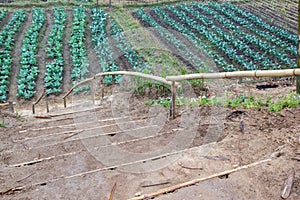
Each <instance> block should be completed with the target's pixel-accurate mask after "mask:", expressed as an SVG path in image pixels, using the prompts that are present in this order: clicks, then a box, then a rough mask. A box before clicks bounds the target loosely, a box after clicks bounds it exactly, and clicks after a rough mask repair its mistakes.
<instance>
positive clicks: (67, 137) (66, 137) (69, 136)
mask: <svg viewBox="0 0 300 200" xmlns="http://www.w3.org/2000/svg"><path fill="white" fill-rule="evenodd" d="M82 132H83V131H79V132H76V133H73V134H71V135H68V136H65V137H64V140H66V139H69V138H71V137H73V136H75V135H78V134H79V133H82Z"/></svg>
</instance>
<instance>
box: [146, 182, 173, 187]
mask: <svg viewBox="0 0 300 200" xmlns="http://www.w3.org/2000/svg"><path fill="white" fill-rule="evenodd" d="M169 183H171V182H170V181H166V182H162V183H154V184H149V185H142V186H141V187H154V186H159V185H166V184H169Z"/></svg>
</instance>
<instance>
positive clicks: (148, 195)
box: [128, 158, 272, 200]
mask: <svg viewBox="0 0 300 200" xmlns="http://www.w3.org/2000/svg"><path fill="white" fill-rule="evenodd" d="M271 160H272V158H268V159H265V160H260V161H257V162H254V163H251V164H248V165H243V166H240V167H237V168H235V169H231V170H226V171H223V172H219V173H216V174H213V175H210V176H207V177H203V178H198V179H194V180H190V181H187V182H184V183H180V184H178V185H174V186H171V187H167V188H164V189H161V190H158V191H156V192H152V193H149V194H145V195H141V196H139V197H134V198H131V199H128V200H143V199H147V198H153V197H157V196H159V195H162V194H165V193H168V192H174V191H175V190H178V189H181V188H184V187H188V186H191V185H195V184H197V183H200V182H202V181H206V180H209V179H212V178H216V177H220V176H224V175H228V174H231V173H234V172H237V171H240V170H242V169H248V168H250V167H254V166H257V165H260V164H263V163H266V162H269V161H271Z"/></svg>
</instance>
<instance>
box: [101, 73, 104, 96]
mask: <svg viewBox="0 0 300 200" xmlns="http://www.w3.org/2000/svg"><path fill="white" fill-rule="evenodd" d="M103 79H104V77H103V76H100V88H101V100H102V99H103V98H104V83H103Z"/></svg>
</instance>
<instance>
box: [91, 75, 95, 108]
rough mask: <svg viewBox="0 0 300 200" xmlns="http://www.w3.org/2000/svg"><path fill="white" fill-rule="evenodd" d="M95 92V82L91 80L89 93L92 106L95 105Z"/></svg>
mask: <svg viewBox="0 0 300 200" xmlns="http://www.w3.org/2000/svg"><path fill="white" fill-rule="evenodd" d="M95 90H96V86H95V80H93V81H92V82H91V93H92V96H93V104H94V105H95V103H96V92H95Z"/></svg>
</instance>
